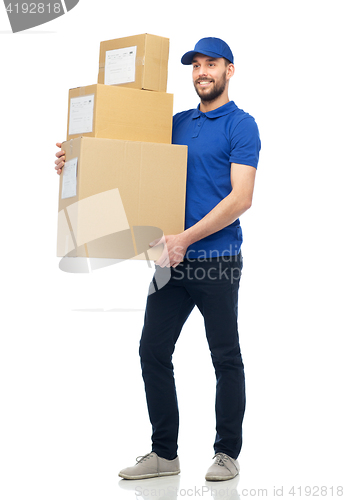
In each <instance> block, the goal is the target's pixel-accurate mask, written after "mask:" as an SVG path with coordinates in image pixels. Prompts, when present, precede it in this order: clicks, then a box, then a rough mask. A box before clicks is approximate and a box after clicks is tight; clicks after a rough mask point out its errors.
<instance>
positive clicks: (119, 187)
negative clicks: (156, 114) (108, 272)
mask: <svg viewBox="0 0 345 500" xmlns="http://www.w3.org/2000/svg"><path fill="white" fill-rule="evenodd" d="M62 148H63V149H64V150H65V151H66V163H65V166H64V168H63V171H62V174H61V178H60V193H59V217H58V248H57V255H58V256H60V257H63V256H69V257H95V258H105V259H106V258H108V259H130V258H134V257H136V258H138V259H148V260H156V258H157V256H158V255H159V253H158V254H157V249H150V247H149V243H150V242H151V241H153V240H154V239H156V238H159V237H161V236H162V235H163V234H165V235H168V234H177V233H180V232H182V231H183V230H184V218H185V190H186V171H187V146H179V145H171V144H170V145H169V144H154V143H144V142H131V141H119V140H111V139H96V138H92V137H91V138H90V137H80V138H77V139H73V140H71V141H68V142H65V143H63V145H62Z"/></svg>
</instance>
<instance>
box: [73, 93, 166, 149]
mask: <svg viewBox="0 0 345 500" xmlns="http://www.w3.org/2000/svg"><path fill="white" fill-rule="evenodd" d="M172 116H173V94H167V93H165V92H149V91H146V90H137V89H127V88H123V87H112V86H109V85H101V84H95V85H88V86H86V87H78V88H75V89H70V91H69V100H68V122H67V140H70V139H74V138H76V137H80V136H82V135H83V136H85V137H100V138H103V139H121V140H128V141H143V142H156V143H157V142H158V143H165V144H171V133H172Z"/></svg>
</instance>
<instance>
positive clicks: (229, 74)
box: [226, 63, 235, 80]
mask: <svg viewBox="0 0 345 500" xmlns="http://www.w3.org/2000/svg"><path fill="white" fill-rule="evenodd" d="M234 73H235V66H234V65H233V64H232V63H230V64H229V65H228V67H227V69H226V76H227V78H228V80H230V78H231V77H232V76H234Z"/></svg>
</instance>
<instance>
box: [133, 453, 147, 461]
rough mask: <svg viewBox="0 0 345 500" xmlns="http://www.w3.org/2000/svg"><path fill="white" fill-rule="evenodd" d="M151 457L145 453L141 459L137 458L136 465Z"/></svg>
mask: <svg viewBox="0 0 345 500" xmlns="http://www.w3.org/2000/svg"><path fill="white" fill-rule="evenodd" d="M150 456H151V453H147V454H146V455H143V456H141V457H137V458H136V459H135V460H136V461H137V464H140V463H141V462H144V461H145V460H147V459H148V458H149V457H150Z"/></svg>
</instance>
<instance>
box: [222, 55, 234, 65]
mask: <svg viewBox="0 0 345 500" xmlns="http://www.w3.org/2000/svg"><path fill="white" fill-rule="evenodd" d="M223 59H224V62H225V66H229V64H232V63H231V62H230V61H229V59H226V57H223Z"/></svg>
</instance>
